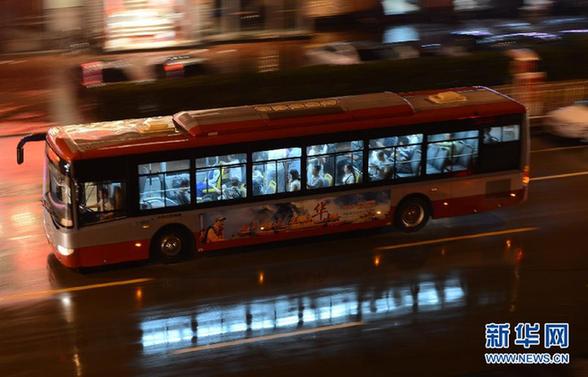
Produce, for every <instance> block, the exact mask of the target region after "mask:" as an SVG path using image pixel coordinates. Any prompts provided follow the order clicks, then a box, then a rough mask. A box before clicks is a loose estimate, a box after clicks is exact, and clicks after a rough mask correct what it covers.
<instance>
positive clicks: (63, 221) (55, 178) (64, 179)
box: [43, 159, 73, 227]
mask: <svg viewBox="0 0 588 377" xmlns="http://www.w3.org/2000/svg"><path fill="white" fill-rule="evenodd" d="M70 187H71V186H70V179H69V177H68V176H66V175H65V174H64V173H63V172H62V171H61V170H60V169H59V168H58V167H57V166H55V165H54V164H53V163H52V162H51V161H50V160H49V159H47V166H46V169H45V182H44V190H43V192H44V195H43V205H44V207H45V208H46V209H47V211H48V212H49V213H50V214H51V217H53V220H54V221H55V222H56V223H57V224H59V225H61V226H64V227H71V226H73V219H72V211H71V189H70Z"/></svg>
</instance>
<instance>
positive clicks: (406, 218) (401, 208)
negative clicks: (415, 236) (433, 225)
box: [394, 197, 431, 233]
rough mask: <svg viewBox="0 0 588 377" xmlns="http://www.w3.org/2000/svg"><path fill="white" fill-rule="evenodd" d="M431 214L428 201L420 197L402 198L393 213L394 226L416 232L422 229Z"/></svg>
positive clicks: (405, 230) (408, 231)
mask: <svg viewBox="0 0 588 377" xmlns="http://www.w3.org/2000/svg"><path fill="white" fill-rule="evenodd" d="M430 216H431V210H430V207H429V203H428V202H427V201H426V200H425V199H422V198H419V197H413V198H407V199H404V200H403V201H402V202H400V204H399V205H398V207H397V208H396V211H395V213H394V223H395V225H396V227H397V228H398V229H400V230H402V231H404V232H407V233H410V232H416V231H418V230H420V229H422V228H423V227H424V226H425V225H427V222H428V221H429V217H430Z"/></svg>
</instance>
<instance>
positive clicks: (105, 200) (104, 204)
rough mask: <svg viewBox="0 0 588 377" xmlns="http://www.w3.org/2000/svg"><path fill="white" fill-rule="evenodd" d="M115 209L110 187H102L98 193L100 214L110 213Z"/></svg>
mask: <svg viewBox="0 0 588 377" xmlns="http://www.w3.org/2000/svg"><path fill="white" fill-rule="evenodd" d="M113 209H114V206H113V205H112V200H111V198H110V194H109V192H108V187H106V186H102V187H100V190H99V191H98V211H99V212H110V211H112V210H113Z"/></svg>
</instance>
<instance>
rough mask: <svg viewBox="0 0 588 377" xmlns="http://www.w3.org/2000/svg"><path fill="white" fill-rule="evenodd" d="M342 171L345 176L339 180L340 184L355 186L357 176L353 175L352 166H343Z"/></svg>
mask: <svg viewBox="0 0 588 377" xmlns="http://www.w3.org/2000/svg"><path fill="white" fill-rule="evenodd" d="M343 170H344V172H345V174H344V175H343V178H341V184H342V185H353V184H355V183H356V182H357V176H356V173H355V169H354V168H353V165H351V164H347V165H345V167H344V168H343Z"/></svg>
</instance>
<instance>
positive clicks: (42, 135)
mask: <svg viewBox="0 0 588 377" xmlns="http://www.w3.org/2000/svg"><path fill="white" fill-rule="evenodd" d="M46 138H47V132H37V133H32V134H28V135H26V136H25V137H23V138H22V139H20V141H19V142H18V145H17V146H16V163H17V164H19V165H21V164H22V163H23V162H24V146H25V144H26V143H28V142H29V141H45V140H46Z"/></svg>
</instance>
